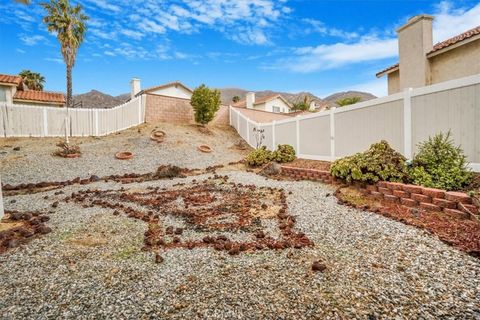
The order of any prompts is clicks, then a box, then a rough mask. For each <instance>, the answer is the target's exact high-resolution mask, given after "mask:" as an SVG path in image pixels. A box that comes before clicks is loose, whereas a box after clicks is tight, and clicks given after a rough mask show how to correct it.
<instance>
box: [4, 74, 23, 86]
mask: <svg viewBox="0 0 480 320" xmlns="http://www.w3.org/2000/svg"><path fill="white" fill-rule="evenodd" d="M0 83H11V84H14V85H16V86H18V85H19V84H20V83H22V78H21V77H20V76H11V75H8V74H0Z"/></svg>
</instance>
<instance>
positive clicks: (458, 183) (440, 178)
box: [410, 132, 473, 190]
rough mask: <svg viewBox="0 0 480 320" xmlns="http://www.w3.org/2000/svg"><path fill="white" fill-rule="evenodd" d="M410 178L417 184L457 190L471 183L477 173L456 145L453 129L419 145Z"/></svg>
mask: <svg viewBox="0 0 480 320" xmlns="http://www.w3.org/2000/svg"><path fill="white" fill-rule="evenodd" d="M410 177H411V179H412V180H413V182H414V183H415V184H418V185H422V186H426V187H433V188H440V189H446V190H457V189H460V188H462V187H464V186H466V185H468V184H469V183H470V182H471V180H472V178H473V175H472V173H471V172H470V171H469V170H468V168H467V161H466V157H465V155H464V153H463V151H462V149H461V148H460V147H458V146H455V145H454V144H453V141H452V139H451V138H450V132H448V133H447V134H443V133H440V134H437V135H435V136H434V137H430V138H428V140H427V141H425V142H423V143H420V144H419V152H418V154H417V155H416V156H415V158H414V159H413V162H412V168H411V170H410Z"/></svg>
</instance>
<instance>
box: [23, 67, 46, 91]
mask: <svg viewBox="0 0 480 320" xmlns="http://www.w3.org/2000/svg"><path fill="white" fill-rule="evenodd" d="M18 75H19V76H20V77H22V79H23V83H25V84H26V85H27V87H28V89H30V90H38V91H42V90H43V85H44V84H45V77H44V76H42V75H41V74H40V73H38V72H33V71H31V70H23V71H22V72H20V73H19V74H18Z"/></svg>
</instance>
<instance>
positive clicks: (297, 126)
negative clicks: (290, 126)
mask: <svg viewBox="0 0 480 320" xmlns="http://www.w3.org/2000/svg"><path fill="white" fill-rule="evenodd" d="M295 138H296V143H295V144H296V147H297V155H299V154H300V120H299V119H298V116H297V119H295Z"/></svg>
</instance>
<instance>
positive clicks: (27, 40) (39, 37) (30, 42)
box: [20, 34, 47, 46]
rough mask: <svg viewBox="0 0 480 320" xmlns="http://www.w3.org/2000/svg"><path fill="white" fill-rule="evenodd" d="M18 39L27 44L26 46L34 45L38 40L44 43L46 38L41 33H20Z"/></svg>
mask: <svg viewBox="0 0 480 320" xmlns="http://www.w3.org/2000/svg"><path fill="white" fill-rule="evenodd" d="M20 40H22V42H23V43H24V44H25V45H27V46H34V45H36V44H38V43H40V42H42V43H44V42H46V41H47V38H45V37H44V36H42V35H38V34H37V35H33V36H28V35H22V36H21V37H20Z"/></svg>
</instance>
